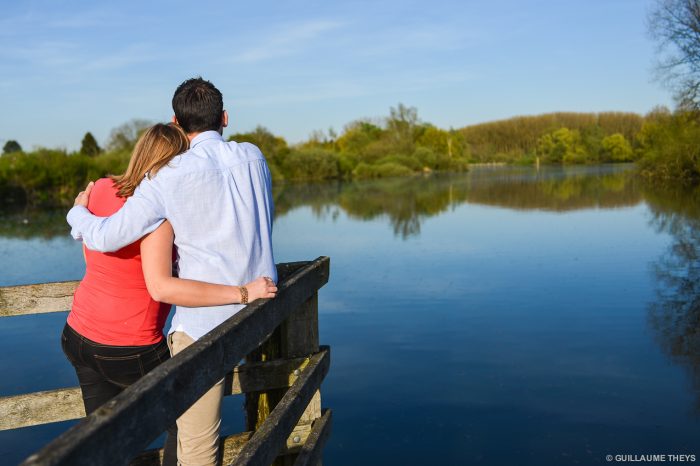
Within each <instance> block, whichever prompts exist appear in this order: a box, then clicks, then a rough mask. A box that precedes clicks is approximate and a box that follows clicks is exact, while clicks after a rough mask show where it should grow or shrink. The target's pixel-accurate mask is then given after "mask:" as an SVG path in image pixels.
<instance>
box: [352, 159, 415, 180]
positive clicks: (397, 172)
mask: <svg viewBox="0 0 700 466" xmlns="http://www.w3.org/2000/svg"><path fill="white" fill-rule="evenodd" d="M412 173H413V171H412V170H411V169H410V168H407V167H404V166H403V165H399V164H398V163H394V162H386V163H382V164H379V165H369V164H366V163H364V162H363V163H360V164H359V165H358V166H357V168H355V170H354V171H353V172H352V174H353V176H354V177H355V178H389V177H392V176H406V175H411V174H412Z"/></svg>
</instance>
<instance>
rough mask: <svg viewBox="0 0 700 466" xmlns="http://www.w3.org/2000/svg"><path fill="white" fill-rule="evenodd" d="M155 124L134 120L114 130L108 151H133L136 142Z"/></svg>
mask: <svg viewBox="0 0 700 466" xmlns="http://www.w3.org/2000/svg"><path fill="white" fill-rule="evenodd" d="M152 125H153V123H152V122H150V121H148V120H139V119H133V120H131V121H128V122H126V123H124V124H123V125H120V126H117V127H116V128H114V129H113V130H112V132H111V133H110V135H109V141H108V142H107V150H109V151H123V150H128V151H130V150H132V149H133V148H134V145H136V141H137V140H138V138H139V137H140V136H141V135H142V134H143V132H144V131H146V129H148V128H149V127H150V126H152Z"/></svg>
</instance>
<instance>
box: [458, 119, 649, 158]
mask: <svg viewBox="0 0 700 466" xmlns="http://www.w3.org/2000/svg"><path fill="white" fill-rule="evenodd" d="M643 121H644V117H642V116H641V115H637V114H635V113H623V112H605V113H548V114H544V115H536V116H522V117H515V118H510V119H507V120H500V121H494V122H489V123H481V124H478V125H472V126H467V127H465V128H462V129H461V130H460V132H461V133H462V135H463V136H464V139H465V141H466V143H467V146H468V147H469V148H470V149H471V153H470V154H469V157H470V158H471V159H472V160H474V161H477V162H505V163H522V162H523V160H524V159H526V160H534V155H535V152H536V151H537V149H538V144H539V143H540V140H541V138H542V137H543V136H545V135H546V134H551V133H552V132H554V131H556V130H558V129H560V128H567V129H569V130H572V131H578V132H579V135H580V138H581V144H582V145H583V149H584V152H585V157H584V158H583V159H584V160H585V162H596V161H598V159H599V157H600V151H601V150H602V146H601V145H600V144H601V141H602V139H603V138H604V137H605V136H609V135H611V134H615V133H620V134H622V135H624V136H625V138H626V139H627V140H628V141H633V140H634V137H635V135H636V134H637V132H638V131H639V129H640V128H641V126H642V123H643ZM575 159H576V160H581V158H580V157H576V158H575ZM584 160H581V161H584Z"/></svg>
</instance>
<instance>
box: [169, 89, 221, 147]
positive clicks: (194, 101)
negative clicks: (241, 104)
mask: <svg viewBox="0 0 700 466" xmlns="http://www.w3.org/2000/svg"><path fill="white" fill-rule="evenodd" d="M173 111H174V112H175V118H177V122H178V123H179V124H180V126H181V127H182V129H184V130H185V132H186V133H201V132H202V131H210V130H212V131H218V129H219V128H221V114H222V113H223V111H224V100H223V97H222V95H221V92H219V90H218V89H217V88H216V87H214V85H213V84H212V83H210V82H209V81H207V80H205V79H202V78H201V77H199V78H192V79H188V80H187V81H185V82H184V83H182V84H180V85H179V86H178V88H177V89H176V90H175V95H173Z"/></svg>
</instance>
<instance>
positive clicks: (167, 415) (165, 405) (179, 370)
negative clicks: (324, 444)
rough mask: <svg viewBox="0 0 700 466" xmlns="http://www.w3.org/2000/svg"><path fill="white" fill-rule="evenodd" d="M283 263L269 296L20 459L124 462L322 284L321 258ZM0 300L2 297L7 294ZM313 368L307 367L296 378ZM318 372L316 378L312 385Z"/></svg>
mask: <svg viewBox="0 0 700 466" xmlns="http://www.w3.org/2000/svg"><path fill="white" fill-rule="evenodd" d="M283 267H284V266H283ZM288 267H289V269H287V270H292V269H296V270H294V271H293V272H292V273H291V275H290V276H288V277H286V278H283V279H282V280H281V282H280V283H279V285H278V294H277V297H276V298H275V299H272V300H257V301H255V302H253V303H251V304H250V305H248V306H247V307H245V308H244V309H242V310H241V311H239V312H238V313H237V314H235V315H234V316H233V317H231V318H230V319H228V320H227V321H225V322H224V323H222V324H221V325H220V326H218V327H217V328H215V329H214V330H212V331H211V332H209V333H208V334H207V335H205V336H204V337H203V338H201V339H200V340H198V341H197V342H196V343H195V344H193V345H191V346H190V347H188V348H187V349H185V350H184V351H182V352H181V353H179V354H178V355H177V356H175V357H173V358H171V359H170V360H168V361H166V362H165V363H163V364H161V365H160V366H158V367H157V368H155V369H154V370H153V371H151V372H150V373H148V374H147V375H146V376H144V377H143V378H142V379H140V380H139V381H138V382H136V383H135V384H133V385H132V386H130V387H129V388H127V389H126V390H125V391H124V392H122V393H121V394H119V395H118V396H117V397H115V398H114V399H112V400H110V401H109V402H107V403H106V404H105V405H103V406H102V407H100V408H99V409H98V410H97V411H95V412H94V413H93V414H91V415H90V416H88V417H86V418H85V419H83V421H81V422H80V423H79V424H77V425H76V426H74V427H73V428H71V429H69V430H68V431H67V432H65V433H64V434H62V435H61V436H59V437H58V438H57V439H55V440H54V441H52V442H50V443H49V444H47V445H46V446H45V447H44V448H42V449H41V450H39V452H37V453H35V454H33V455H31V456H30V457H29V458H27V459H26V460H25V462H24V463H23V464H24V465H69V464H70V465H82V464H85V465H88V464H90V465H93V464H104V465H112V464H114V465H117V464H125V463H126V462H128V461H129V459H131V458H132V457H134V456H135V455H136V454H137V453H139V452H140V451H142V450H143V449H144V448H145V447H147V446H148V445H149V444H150V442H151V441H153V440H154V439H155V438H156V437H158V436H159V435H160V434H161V433H162V432H163V431H165V429H166V428H167V427H168V426H170V425H172V423H173V422H174V421H175V419H176V418H177V417H178V416H179V415H180V414H182V413H183V412H184V411H185V410H187V408H189V406H191V405H192V403H194V402H195V401H196V400H197V399H198V398H199V397H200V396H201V395H202V394H203V393H204V392H206V391H207V390H208V389H209V388H210V387H211V386H212V385H214V383H216V381H217V380H219V379H221V378H222V377H223V376H224V375H225V374H226V373H227V372H229V371H230V370H231V368H232V367H234V366H235V365H236V364H237V363H239V361H241V360H242V359H243V358H244V357H245V356H246V355H247V354H248V353H250V352H251V351H252V350H253V349H255V348H256V347H258V346H260V344H261V343H262V342H263V341H265V340H266V339H267V338H268V337H269V336H270V335H271V334H272V332H273V330H274V329H275V328H277V327H278V326H279V325H280V324H281V323H282V322H283V321H285V320H286V319H287V318H288V317H289V316H290V314H291V313H292V312H293V311H294V310H296V309H297V308H299V307H300V306H302V305H303V304H304V303H305V302H307V301H309V300H310V299H314V298H315V296H316V292H317V290H318V289H319V288H320V287H322V286H323V285H324V284H325V283H327V282H328V278H329V267H330V260H329V258H328V257H319V258H318V259H316V260H314V261H311V262H309V263H303V264H302V263H296V264H288ZM280 276H282V274H280ZM0 291H1V290H0ZM5 296H7V295H5ZM0 298H2V295H0ZM0 303H7V299H2V300H0ZM323 354H327V353H323ZM313 357H315V356H313ZM326 360H327V359H326ZM315 368H316V366H312V365H309V366H307V367H306V368H305V369H303V370H302V371H301V374H300V375H299V378H298V379H297V380H296V382H295V383H298V382H299V379H301V378H303V377H305V374H307V373H308V371H315V370H316V369H315ZM326 371H327V367H326ZM322 372H323V371H322ZM314 373H315V374H318V373H319V372H314ZM323 375H325V372H323ZM322 378H323V377H320V378H318V377H317V381H318V384H319V385H320V381H321V379H322ZM313 385H314V384H311V385H307V386H305V389H306V390H312V391H311V394H312V395H313V393H314V391H315V390H316V389H317V388H318V386H315V387H314V386H313ZM302 409H303V407H302ZM273 412H274V411H273ZM297 418H298V417H297ZM275 454H276V453H275ZM250 464H261V463H250Z"/></svg>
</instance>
